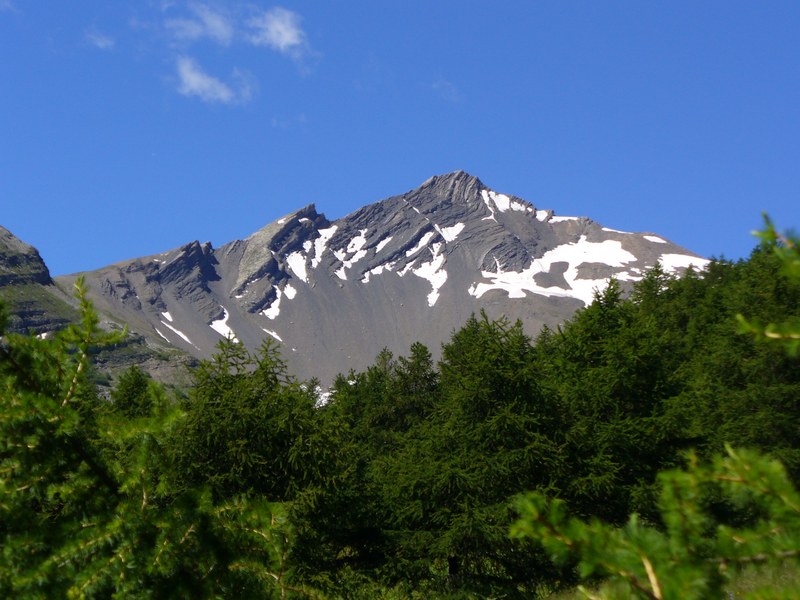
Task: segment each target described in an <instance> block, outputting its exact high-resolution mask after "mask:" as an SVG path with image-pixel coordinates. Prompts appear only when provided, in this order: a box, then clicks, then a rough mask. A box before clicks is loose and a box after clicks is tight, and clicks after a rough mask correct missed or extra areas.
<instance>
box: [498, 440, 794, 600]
mask: <svg viewBox="0 0 800 600" xmlns="http://www.w3.org/2000/svg"><path fill="white" fill-rule="evenodd" d="M659 479H660V483H661V496H660V501H659V508H660V511H661V517H662V522H663V524H664V528H663V529H657V528H654V527H652V526H648V525H646V524H643V523H642V522H641V521H640V520H639V519H638V517H637V516H636V515H635V514H634V515H632V516H631V517H630V519H629V520H628V522H627V523H626V524H625V526H624V527H615V526H613V525H610V524H607V523H604V522H602V521H600V520H597V519H595V520H591V521H589V522H586V521H583V520H580V519H575V518H571V517H569V516H568V514H567V512H568V511H567V508H566V505H565V504H564V502H563V501H561V500H551V499H548V498H546V497H545V496H544V495H543V494H527V495H524V496H522V497H520V499H519V501H518V505H517V508H518V510H519V512H520V515H521V518H520V520H519V521H517V523H516V524H515V525H514V527H513V528H512V535H513V536H516V537H521V538H525V539H536V540H539V541H541V543H542V544H543V545H544V547H545V548H546V549H547V550H548V552H550V553H551V555H552V556H553V558H554V560H556V561H564V560H565V559H567V558H571V557H574V556H578V557H580V560H579V563H578V571H579V573H580V575H581V577H583V578H587V577H598V576H599V577H604V578H610V579H611V582H610V583H609V584H607V585H606V586H604V587H603V588H601V590H600V593H599V595H592V594H589V593H587V596H588V597H600V598H603V597H609V598H611V597H620V596H624V597H636V598H651V599H657V598H658V599H660V598H663V599H681V600H689V599H691V598H703V599H704V598H723V597H725V595H726V594H725V590H726V588H727V587H728V586H729V585H730V583H731V581H732V579H734V578H735V577H736V575H737V573H738V572H739V571H740V570H741V569H742V568H743V567H745V566H748V565H753V564H762V563H769V562H780V561H783V560H788V559H791V560H796V559H797V557H798V556H800V494H798V493H797V491H796V490H795V488H794V487H793V486H792V484H791V482H790V481H789V478H788V476H787V474H786V471H785V470H784V469H783V466H782V465H781V464H780V463H779V462H778V461H776V460H774V459H769V458H767V457H764V456H762V455H759V454H757V453H754V452H750V451H745V450H739V451H734V450H733V449H731V448H730V447H729V448H728V449H727V455H725V456H724V457H718V458H717V459H715V460H714V462H713V463H712V464H710V465H700V464H699V463H698V461H697V460H696V458H695V457H693V456H692V457H691V458H690V461H689V467H688V468H687V469H685V470H675V471H666V472H664V473H662V474H661V475H660V476H659ZM720 497H721V498H723V499H724V500H725V501H727V502H729V503H730V504H731V506H733V507H735V508H736V509H738V510H739V511H742V512H746V513H747V514H748V515H750V517H749V518H748V519H747V523H746V525H743V526H742V525H731V524H730V523H726V522H724V521H723V520H720V519H719V518H717V517H716V516H715V514H714V513H713V511H710V510H709V503H710V502H711V501H712V500H713V501H716V502H718V501H719V499H720ZM761 591H762V592H764V591H772V592H775V590H770V589H767V590H761ZM761 597H765V596H761ZM768 597H780V596H779V595H774V596H773V595H770V596H768Z"/></svg>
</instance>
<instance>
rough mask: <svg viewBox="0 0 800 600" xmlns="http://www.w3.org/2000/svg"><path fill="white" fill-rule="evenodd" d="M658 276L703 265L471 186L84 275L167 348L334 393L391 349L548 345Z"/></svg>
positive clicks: (663, 246)
mask: <svg viewBox="0 0 800 600" xmlns="http://www.w3.org/2000/svg"><path fill="white" fill-rule="evenodd" d="M657 261H660V262H662V264H664V266H665V269H666V270H667V271H670V272H679V271H681V270H682V269H684V268H686V267H687V266H689V265H690V264H693V265H695V266H697V267H700V268H702V266H703V265H704V264H705V262H706V261H705V259H702V258H701V257H698V256H697V255H695V254H693V253H691V252H689V251H687V250H685V249H683V248H680V247H678V246H676V245H675V244H673V243H672V242H670V241H668V240H666V239H664V238H662V237H660V236H657V235H655V234H649V233H648V234H641V233H628V232H622V231H618V230H613V229H609V228H606V227H603V226H602V225H600V224H599V223H596V222H595V221H593V220H591V219H589V218H586V217H561V216H558V215H556V213H555V212H554V211H553V210H552V209H549V208H547V209H543V208H539V207H537V206H536V205H534V204H533V203H531V202H528V201H526V200H524V199H522V198H519V197H517V196H513V195H508V194H502V193H498V192H496V191H494V190H492V189H490V188H489V187H487V186H486V185H485V184H484V183H483V182H482V181H481V180H480V179H478V178H477V177H475V176H473V175H470V174H469V173H466V172H464V171H455V172H452V173H447V174H443V175H435V176H433V177H431V178H429V179H427V180H426V181H424V182H423V183H422V184H421V185H420V186H419V187H417V188H414V189H412V190H409V191H407V192H405V193H403V194H399V195H394V196H390V197H388V198H385V199H383V200H380V201H377V202H374V203H371V204H367V205H365V206H363V207H361V208H359V209H357V210H355V211H353V212H351V213H350V214H348V215H345V216H344V217H341V218H339V219H335V220H332V221H331V220H329V219H328V218H327V217H326V216H325V215H324V214H322V213H319V212H317V209H316V206H315V205H314V204H308V205H306V206H304V207H302V208H300V209H298V210H295V211H291V212H289V213H287V214H286V215H285V216H284V217H281V218H279V219H277V220H275V221H273V222H271V223H267V224H266V225H264V226H263V227H261V228H260V229H258V230H256V231H255V232H253V233H252V234H250V235H249V236H247V237H245V238H244V239H241V240H232V241H230V242H227V243H225V244H222V245H221V246H220V247H218V248H214V247H213V246H212V245H211V244H210V243H207V242H206V243H200V242H199V241H193V242H189V243H187V244H184V245H182V246H179V247H177V248H173V249H172V250H167V251H165V252H162V253H159V254H153V255H149V256H145V257H140V258H134V259H130V260H125V261H120V262H117V263H115V264H113V265H108V266H106V267H101V268H100V269H96V270H92V271H87V272H84V273H76V274H72V275H66V276H59V277H56V278H55V279H56V282H57V283H59V284H60V285H61V286H62V287H63V286H68V285H71V284H72V283H73V282H74V280H75V279H76V278H77V277H78V276H80V275H83V276H84V277H85V278H86V281H87V283H88V284H89V287H90V297H91V299H92V300H93V301H94V302H95V304H96V306H97V307H98V308H99V309H100V310H101V311H102V312H104V313H106V314H108V315H112V316H113V318H114V319H116V320H118V321H120V322H125V323H127V324H128V325H129V326H130V328H131V330H132V331H134V332H137V333H138V334H140V335H142V336H144V337H145V338H147V340H148V342H149V343H151V344H154V345H156V346H158V345H163V346H165V347H176V348H180V349H182V350H184V351H186V352H188V353H189V354H192V355H193V356H196V357H199V358H205V357H208V356H210V355H211V354H212V353H213V352H214V349H215V346H216V344H217V343H218V342H219V340H220V339H222V338H223V337H227V336H230V337H233V338H234V339H236V340H238V341H241V342H242V343H244V344H245V345H246V346H247V347H248V348H251V349H255V348H257V347H258V346H260V345H261V344H262V343H263V342H264V340H265V339H267V338H272V339H274V340H275V341H277V342H278V343H280V344H282V346H283V355H284V357H285V358H286V360H287V363H288V364H289V367H290V370H291V371H292V372H293V373H294V374H296V375H297V376H299V377H300V378H309V377H312V376H313V377H317V378H319V379H321V380H322V381H323V382H324V383H329V382H330V381H331V380H332V378H333V377H334V376H336V375H337V374H338V373H347V372H348V371H349V370H351V369H354V370H360V369H363V368H365V367H366V366H368V365H369V364H371V362H372V360H373V359H374V357H375V356H376V355H377V354H378V352H380V351H381V350H382V349H384V348H387V349H389V350H390V351H392V352H393V353H395V354H401V353H405V352H406V351H407V350H408V348H409V347H410V345H411V343H413V342H415V341H420V342H422V343H424V344H426V345H427V346H428V347H429V348H431V350H432V351H433V352H434V354H435V353H436V352H437V351H438V348H439V345H440V344H441V342H442V341H444V340H446V339H447V338H448V337H449V336H450V335H451V334H452V332H453V330H455V329H457V328H459V327H460V326H461V325H462V324H463V323H464V322H465V321H466V319H467V318H468V317H469V316H470V315H471V314H475V313H477V312H478V311H480V310H485V311H486V312H487V314H488V315H489V316H490V317H493V318H496V317H499V316H505V317H507V318H510V319H512V320H516V319H520V320H521V321H522V322H523V323H524V324H525V328H526V331H527V332H528V333H529V334H530V335H535V334H536V332H538V331H539V329H541V327H542V326H544V325H548V326H551V327H553V326H556V325H558V324H559V323H561V322H563V321H564V320H565V319H567V318H569V317H570V316H571V315H572V314H573V313H574V311H575V310H577V309H579V308H580V307H582V306H584V305H585V304H587V303H588V302H590V301H591V298H592V295H593V293H594V290H595V289H602V288H603V287H604V286H605V285H606V284H607V280H608V278H609V277H612V276H613V277H615V278H617V279H618V280H620V281H621V282H622V283H623V285H628V286H629V285H631V284H632V283H633V282H635V281H636V280H638V279H640V278H641V277H642V275H643V274H644V272H645V271H646V269H647V268H649V267H651V266H653V265H654V264H655V263H656V262H657Z"/></svg>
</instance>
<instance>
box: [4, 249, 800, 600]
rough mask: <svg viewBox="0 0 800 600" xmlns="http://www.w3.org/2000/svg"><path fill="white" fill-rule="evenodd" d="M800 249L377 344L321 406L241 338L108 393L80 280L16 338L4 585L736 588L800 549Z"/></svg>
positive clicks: (23, 589)
mask: <svg viewBox="0 0 800 600" xmlns="http://www.w3.org/2000/svg"><path fill="white" fill-rule="evenodd" d="M768 237H769V236H768ZM790 244H791V240H781V239H778V238H777V237H776V236H775V235H772V236H771V237H769V239H767V240H765V243H764V244H763V245H762V246H761V247H759V248H758V249H756V250H755V251H754V252H753V254H752V255H751V257H750V258H749V259H748V260H743V261H739V262H736V263H731V262H727V261H714V262H713V263H712V264H711V265H710V266H709V268H708V269H707V270H706V271H705V272H704V273H702V274H698V273H694V272H691V271H690V272H688V273H687V274H686V275H685V276H683V277H681V278H679V279H675V278H672V277H670V276H667V275H666V274H665V273H664V272H663V271H661V270H660V269H658V268H656V269H654V270H652V271H651V272H650V273H649V274H648V275H647V277H646V278H645V279H644V280H643V281H642V282H640V283H639V284H637V286H636V288H635V291H634V293H633V295H632V296H631V297H630V298H623V297H622V295H621V293H620V290H619V288H618V287H617V286H615V285H611V286H610V287H609V288H608V289H607V290H606V291H605V292H603V293H602V294H599V295H598V296H597V298H596V299H595V302H594V303H593V304H591V305H590V306H588V307H587V308H586V309H585V310H583V311H581V312H579V313H578V314H577V315H576V316H575V318H574V319H572V320H571V321H570V322H569V323H567V324H565V325H564V326H563V327H562V328H560V329H559V330H556V331H550V330H546V331H544V332H542V333H541V335H539V336H538V337H537V339H536V340H530V339H529V338H527V337H526V336H525V335H524V333H523V332H522V328H521V326H520V324H513V323H508V322H505V321H502V320H500V321H491V320H489V319H488V318H486V317H485V316H483V315H480V316H476V317H473V318H472V319H470V320H469V321H468V322H467V323H466V324H465V325H464V327H462V328H461V329H460V330H458V331H456V332H454V334H453V336H452V337H451V339H450V340H449V341H448V342H447V343H446V344H445V345H444V347H443V352H442V359H441V361H440V362H439V363H438V364H434V362H433V361H432V359H431V355H430V353H429V352H428V350H427V348H425V347H424V346H422V345H420V344H415V345H414V346H412V348H411V349H410V353H409V355H408V356H404V357H393V356H392V355H391V354H389V353H388V352H384V353H382V354H381V355H379V356H378V357H377V359H376V361H375V364H374V365H373V366H371V367H370V368H369V369H367V370H366V371H364V372H360V373H349V374H347V375H343V376H341V377H340V378H339V379H338V380H337V381H336V383H335V385H334V387H333V389H332V390H331V394H330V397H329V398H328V401H327V402H326V403H321V402H320V398H319V397H318V393H317V391H316V389H317V386H316V383H315V382H313V381H311V382H305V383H301V382H298V381H295V380H294V379H293V378H291V377H290V376H288V375H287V372H286V368H285V365H284V363H283V362H282V360H281V358H280V354H279V352H278V349H277V348H276V347H275V346H273V345H270V344H267V345H265V346H264V347H263V348H262V349H261V350H260V351H259V352H258V353H255V354H254V355H253V354H250V353H248V352H247V351H245V350H244V349H243V348H242V347H241V346H239V345H237V344H234V343H231V342H224V343H223V344H221V346H220V349H219V353H218V354H217V355H216V356H215V357H214V358H213V359H212V360H210V361H204V362H201V363H200V365H199V366H198V367H197V368H195V369H194V370H193V371H192V373H191V378H192V381H191V384H192V385H191V386H190V387H189V390H188V392H187V393H186V394H185V395H184V396H181V397H178V396H176V395H174V394H173V393H171V392H167V391H165V389H164V388H163V387H162V386H161V385H159V384H157V383H155V382H153V381H152V380H150V379H149V378H148V377H147V376H146V375H145V374H144V373H143V372H142V371H141V370H137V369H133V370H130V371H128V372H127V373H125V374H124V375H122V376H121V377H119V378H118V379H117V381H116V384H115V386H114V388H113V389H112V392H111V395H110V396H111V397H110V400H105V399H102V398H101V397H100V396H99V395H98V393H97V391H96V386H95V385H94V384H93V383H92V377H91V370H92V365H91V360H90V355H91V354H92V353H93V352H95V351H97V349H99V348H102V347H103V346H104V345H109V344H114V343H118V342H119V339H118V336H115V335H112V334H108V333H104V332H102V331H101V330H100V329H99V328H98V326H97V318H96V316H95V314H94V312H93V310H92V309H91V307H90V306H88V303H86V302H85V301H84V302H83V306H82V314H83V322H82V324H81V325H79V326H72V327H70V328H69V329H67V330H65V331H64V332H62V333H60V334H58V335H57V336H55V337H54V338H53V339H48V340H41V339H38V338H35V337H28V336H23V335H16V334H8V335H6V336H5V337H4V338H3V343H2V346H1V347H0V385H2V388H0V403H1V405H0V536H1V537H2V540H3V541H2V551H1V552H0V595H2V596H5V597H31V598H37V597H40V598H49V597H87V598H89V597H125V598H128V597H134V598H136V597H143V598H145V597H146V598H150V597H153V598H157V597H185V596H191V597H248V598H273V597H274V598H290V597H323V596H324V597H346V598H404V597H418V598H423V597H424V598H429V597H442V598H456V597H458V598H466V597H505V598H531V597H536V596H537V595H539V594H543V593H545V592H546V591H552V590H558V589H563V588H569V587H572V586H574V585H575V584H576V583H577V581H578V578H579V576H589V577H590V579H589V581H588V583H587V589H594V590H596V592H593V593H596V594H601V593H606V592H608V590H612V591H611V592H608V593H611V594H612V596H611V597H614V596H613V594H614V593H618V594H621V593H624V594H628V595H630V594H633V595H636V594H638V595H640V596H642V597H647V598H670V597H671V598H675V597H681V598H683V597H691V594H690V593H688V592H687V590H689V591H691V592H692V593H695V596H696V597H722V594H723V593H726V591H730V590H732V589H734V588H732V587H731V585H736V583H735V582H734V583H731V578H730V577H728V573H732V572H738V571H739V570H741V569H742V568H744V567H745V566H747V565H754V564H760V563H762V562H764V563H769V562H775V561H779V559H787V560H794V559H796V555H797V552H798V550H799V549H800V531H798V527H800V524H799V523H800V516H798V514H797V512H798V505H799V504H800V499H798V498H797V493H796V492H795V491H794V486H796V485H797V483H798V481H799V480H800V437H798V435H797V432H798V431H800V427H798V426H800V410H798V408H799V407H798V402H800V364H798V362H797V358H795V357H793V356H792V355H791V354H787V352H785V349H784V348H781V347H779V346H778V345H776V344H775V343H774V339H778V340H780V341H782V342H785V343H786V344H787V345H788V346H789V349H790V350H791V349H793V348H794V346H793V340H794V339H795V338H794V337H793V335H794V332H796V329H795V328H794V325H793V319H797V318H798V316H800V284H798V282H797V279H796V278H793V277H792V276H791V273H790V274H787V273H785V272H784V269H785V268H786V265H787V264H789V265H793V264H795V262H794V261H796V254H794V253H793V251H792V249H791V248H790ZM79 293H81V291H80V289H79ZM740 314H741V315H747V320H744V319H741V320H740V321H741V324H740V325H739V329H740V330H743V329H747V330H748V331H755V332H757V335H753V334H752V333H741V332H740V331H737V325H736V316H737V315H740ZM760 323H774V324H776V325H775V326H773V327H767V326H766V325H760ZM783 324H785V325H783ZM726 448H729V449H728V450H726ZM740 448H747V450H740ZM734 449H735V450H734ZM767 455H768V456H769V458H767ZM778 461H779V462H778ZM687 467H688V469H687ZM659 473H661V475H659ZM737 486H738V487H737ZM742 489H744V492H740V491H739V490H742ZM527 492H532V494H526V493H527ZM567 513H568V514H569V515H573V516H570V517H567V516H566V515H567ZM631 514H635V515H636V516H635V517H630V516H629V515H631ZM515 523H517V524H516V525H514V524H515ZM512 526H513V535H511V531H512ZM740 540H742V541H740ZM762 557H763V559H762ZM554 559H555V560H554ZM634 563H635V564H634ZM648 565H649V566H648ZM722 567H724V569H723V568H722ZM726 569H727V571H726ZM786 572H791V570H788V571H786ZM609 577H610V578H611V580H610V583H609V584H608V585H611V586H617V587H610V588H604V587H603V585H604V584H603V578H609ZM615 580H616V581H615ZM620 586H621V587H620ZM687 586H688V587H687ZM726 586H727V587H726ZM613 590H616V592H614V591H613ZM620 590H624V592H622V591H620ZM762 591H763V590H762ZM738 593H744V592H738V591H737V594H738ZM759 593H760V592H759ZM776 593H777V592H776ZM625 597H627V596H625ZM737 597H738V596H737ZM760 597H766V596H764V595H763V594H762V596H760ZM775 597H779V596H775Z"/></svg>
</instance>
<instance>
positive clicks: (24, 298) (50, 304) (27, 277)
mask: <svg viewBox="0 0 800 600" xmlns="http://www.w3.org/2000/svg"><path fill="white" fill-rule="evenodd" d="M0 300H3V301H4V302H6V303H7V304H8V309H9V310H8V312H9V317H10V321H9V324H8V330H9V331H13V332H17V333H28V332H31V331H32V332H33V333H36V334H38V335H46V334H47V333H48V332H51V331H55V330H57V329H60V328H62V327H64V326H66V325H67V323H69V322H70V321H72V320H73V319H75V318H76V317H77V316H78V312H77V311H76V310H75V308H74V307H73V306H72V303H71V299H70V297H69V296H68V295H67V294H64V293H63V292H62V291H61V290H60V289H59V288H58V287H56V285H55V282H54V281H53V279H52V278H51V277H50V271H49V270H48V268H47V265H45V263H44V261H43V260H42V257H41V256H40V255H39V252H38V251H37V250H36V248H34V247H33V246H31V245H29V244H26V243H25V242H23V241H22V240H20V239H19V238H18V237H16V236H15V235H14V234H12V233H11V232H10V231H9V230H8V229H5V228H4V227H0Z"/></svg>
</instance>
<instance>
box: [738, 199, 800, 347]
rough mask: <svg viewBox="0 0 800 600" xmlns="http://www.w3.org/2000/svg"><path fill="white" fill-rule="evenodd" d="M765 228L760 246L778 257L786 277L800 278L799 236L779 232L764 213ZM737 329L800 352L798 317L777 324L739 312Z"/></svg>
mask: <svg viewBox="0 0 800 600" xmlns="http://www.w3.org/2000/svg"><path fill="white" fill-rule="evenodd" d="M764 221H765V228H764V230H763V231H761V232H760V233H759V237H760V238H761V241H762V245H763V247H764V248H766V249H767V250H768V251H771V252H772V253H774V254H775V256H777V257H778V259H779V260H780V262H781V265H782V267H783V272H784V274H785V275H786V276H787V277H790V278H792V279H794V281H800V239H799V238H798V237H797V236H796V235H794V234H793V233H792V232H789V233H787V234H780V233H778V231H777V230H776V229H775V225H774V224H773V223H772V221H770V219H769V217H767V216H766V215H765V216H764ZM737 318H738V320H739V330H740V331H742V332H745V333H752V334H755V335H756V336H758V337H761V338H764V339H766V340H771V341H774V340H777V341H779V342H781V343H783V345H784V347H785V348H786V350H787V352H789V354H791V355H792V356H797V353H798V352H800V317H798V316H796V315H792V316H791V317H790V318H789V319H787V320H785V321H782V322H779V323H769V324H767V325H762V324H761V320H759V319H757V318H756V319H753V320H749V319H746V318H745V317H743V316H742V315H741V314H740V315H737Z"/></svg>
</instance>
